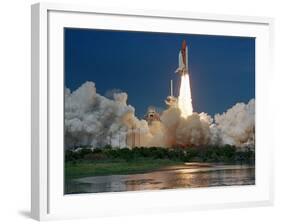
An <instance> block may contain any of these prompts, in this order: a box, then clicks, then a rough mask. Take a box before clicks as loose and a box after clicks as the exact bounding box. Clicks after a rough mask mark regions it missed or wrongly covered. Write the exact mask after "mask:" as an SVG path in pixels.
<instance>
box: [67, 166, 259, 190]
mask: <svg viewBox="0 0 281 224" xmlns="http://www.w3.org/2000/svg"><path fill="white" fill-rule="evenodd" d="M252 184H255V168H254V166H249V165H218V164H206V163H186V164H184V165H181V166H169V167H165V168H164V169H161V170H158V171H154V172H148V173H143V174H131V175H110V176H93V177H85V178H79V179H73V180H70V181H67V182H66V183H65V193H66V194H74V193H97V192H120V191H138V190H159V189H174V188H191V187H211V186H232V185H252Z"/></svg>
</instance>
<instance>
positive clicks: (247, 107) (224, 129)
mask: <svg viewBox="0 0 281 224" xmlns="http://www.w3.org/2000/svg"><path fill="white" fill-rule="evenodd" d="M213 129H216V130H215V132H216V133H214V135H217V137H216V140H215V141H218V142H220V143H221V144H229V145H236V146H246V145H247V146H254V144H255V100H254V99H252V100H250V101H249V103H248V104H245V103H237V104H236V105H235V106H233V107H232V108H230V109H228V110H227V112H225V113H223V114H221V115H220V114H217V115H215V126H214V128H213Z"/></svg>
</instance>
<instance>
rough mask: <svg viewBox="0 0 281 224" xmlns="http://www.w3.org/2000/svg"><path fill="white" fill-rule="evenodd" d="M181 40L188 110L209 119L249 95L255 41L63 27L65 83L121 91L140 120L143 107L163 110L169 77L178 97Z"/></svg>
mask: <svg viewBox="0 0 281 224" xmlns="http://www.w3.org/2000/svg"><path fill="white" fill-rule="evenodd" d="M183 39H185V40H186V41H187V44H188V47H189V49H188V50H189V71H190V82H191V91H192V99H193V108H194V111H196V112H206V113H208V114H210V115H214V114H216V113H222V112H224V111H226V110H227V109H228V108H230V107H231V106H233V105H234V104H235V103H237V102H247V101H249V100H250V99H252V98H254V97H255V39H254V38H245V37H226V36H209V35H189V34H169V33H148V32H127V31H108V30H93V29H89V30H87V29H73V28H66V29H65V85H66V87H68V88H70V89H71V90H72V91H73V90H75V89H77V88H78V87H79V86H81V85H82V84H83V83H84V82H85V81H93V82H95V83H96V87H97V92H98V93H100V94H102V95H105V94H106V93H107V92H108V91H110V90H112V89H120V90H123V91H125V92H127V93H128V96H129V97H128V103H129V104H131V105H132V106H134V107H135V108H136V114H137V116H139V117H143V116H144V114H145V112H146V110H147V107H148V106H151V105H153V106H156V107H159V108H166V106H165V103H164V100H165V99H166V97H167V95H169V91H170V90H169V89H170V87H169V84H170V80H171V79H173V80H174V94H176V95H178V86H179V81H180V79H179V77H178V75H176V74H175V73H174V71H175V69H176V68H177V66H178V52H179V50H180V48H181V43H182V40H183Z"/></svg>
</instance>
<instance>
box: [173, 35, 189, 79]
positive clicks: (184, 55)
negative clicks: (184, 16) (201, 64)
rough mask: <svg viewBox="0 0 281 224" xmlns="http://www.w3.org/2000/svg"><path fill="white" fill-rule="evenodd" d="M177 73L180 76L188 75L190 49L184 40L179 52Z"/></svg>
mask: <svg viewBox="0 0 281 224" xmlns="http://www.w3.org/2000/svg"><path fill="white" fill-rule="evenodd" d="M175 72H176V73H178V74H179V75H185V74H187V73H188V49H187V44H186V42H185V40H183V42H182V46H181V50H180V52H179V67H178V68H177V70H176V71H175Z"/></svg>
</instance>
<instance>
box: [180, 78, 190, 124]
mask: <svg viewBox="0 0 281 224" xmlns="http://www.w3.org/2000/svg"><path fill="white" fill-rule="evenodd" d="M178 107H179V109H180V111H181V116H182V117H183V118H187V117H188V116H190V115H192V113H193V107H192V98H191V90H190V81H189V75H188V74H184V75H182V76H181V85H180V94H179V98H178Z"/></svg>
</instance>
